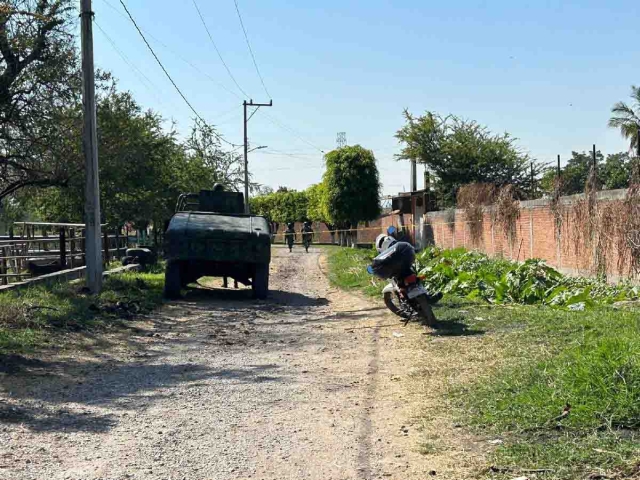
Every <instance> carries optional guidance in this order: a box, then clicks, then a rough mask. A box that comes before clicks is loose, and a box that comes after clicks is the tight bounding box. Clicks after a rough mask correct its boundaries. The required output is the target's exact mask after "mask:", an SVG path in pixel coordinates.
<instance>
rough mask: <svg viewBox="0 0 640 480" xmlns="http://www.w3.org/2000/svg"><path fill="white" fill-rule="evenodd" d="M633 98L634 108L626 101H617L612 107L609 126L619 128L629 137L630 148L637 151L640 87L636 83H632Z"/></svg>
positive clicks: (639, 126) (639, 128)
mask: <svg viewBox="0 0 640 480" xmlns="http://www.w3.org/2000/svg"><path fill="white" fill-rule="evenodd" d="M631 98H633V105H632V107H633V108H632V107H630V106H629V105H627V104H626V103H624V102H617V103H616V104H615V105H614V106H613V107H612V108H611V113H612V116H611V118H610V119H609V126H610V127H612V128H619V129H620V133H621V134H622V136H623V137H624V138H627V139H629V150H632V149H633V150H635V151H637V149H638V132H640V88H638V87H636V86H635V85H631Z"/></svg>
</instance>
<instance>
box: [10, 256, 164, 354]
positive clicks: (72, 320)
mask: <svg viewBox="0 0 640 480" xmlns="http://www.w3.org/2000/svg"><path fill="white" fill-rule="evenodd" d="M163 286H164V275H163V271H162V267H161V266H158V267H154V268H153V269H151V270H150V271H149V272H144V273H142V272H140V273H138V272H128V273H122V274H118V275H112V276H109V277H107V278H106V280H105V283H104V286H103V290H102V292H101V293H100V294H99V295H97V296H96V295H90V294H88V293H86V292H85V291H84V289H83V285H82V284H69V283H60V284H56V285H54V286H49V287H45V286H33V287H29V288H26V289H22V290H18V291H9V292H5V293H3V294H0V353H24V352H28V351H31V350H34V349H37V348H40V347H44V346H46V345H54V344H57V343H58V342H59V341H60V339H61V338H62V336H64V335H65V334H67V333H70V332H77V331H83V330H98V329H104V328H107V327H109V326H113V325H117V324H118V323H119V322H122V321H124V320H130V319H132V318H133V317H134V316H135V315H136V314H140V313H147V312H150V311H151V310H153V309H154V308H155V307H156V306H157V305H159V304H160V303H162V289H163Z"/></svg>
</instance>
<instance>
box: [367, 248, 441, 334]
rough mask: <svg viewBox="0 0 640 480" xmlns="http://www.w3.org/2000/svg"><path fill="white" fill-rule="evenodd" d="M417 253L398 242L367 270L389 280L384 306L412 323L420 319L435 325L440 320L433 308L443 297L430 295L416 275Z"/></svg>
mask: <svg viewBox="0 0 640 480" xmlns="http://www.w3.org/2000/svg"><path fill="white" fill-rule="evenodd" d="M414 261H415V250H414V249H413V247H412V246H411V245H410V244H409V243H406V242H396V243H394V244H393V245H392V246H391V247H389V248H388V249H386V250H384V251H383V252H382V253H381V254H380V255H378V256H377V257H376V258H374V260H373V263H372V264H371V265H369V266H368V267H367V271H368V272H369V273H370V274H372V275H376V276H377V277H380V278H384V279H388V280H389V284H388V285H387V286H386V287H384V289H383V290H382V294H383V298H384V304H385V305H386V307H387V308H388V309H389V310H390V311H391V312H392V313H393V314H395V315H398V316H399V317H401V318H403V319H405V325H406V324H407V323H408V322H409V320H410V319H411V318H412V317H414V316H418V317H420V318H422V319H423V320H424V321H425V322H426V323H427V325H429V326H435V324H436V323H437V319H436V317H435V315H434V313H433V310H432V308H431V305H432V304H433V303H436V302H437V301H438V300H440V298H441V297H442V294H441V293H438V294H436V295H433V296H432V295H429V292H427V290H426V288H425V287H424V285H423V284H422V280H421V279H420V277H419V276H418V275H417V274H416V269H415V266H414Z"/></svg>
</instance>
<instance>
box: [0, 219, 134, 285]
mask: <svg viewBox="0 0 640 480" xmlns="http://www.w3.org/2000/svg"><path fill="white" fill-rule="evenodd" d="M15 226H17V227H18V228H19V229H20V227H22V228H21V229H20V230H21V234H20V235H19V236H13V235H10V237H9V238H7V237H3V238H1V239H0V285H7V284H9V283H12V282H20V281H22V280H23V279H25V278H30V277H35V276H39V275H41V274H47V273H52V272H53V271H56V270H64V269H67V268H75V267H80V266H83V265H84V264H85V253H86V250H85V234H84V229H83V227H84V225H82V224H68V223H33V222H32V223H26V222H25V223H21V224H16V225H14V227H15ZM38 230H39V232H38ZM38 233H39V234H38ZM128 246H129V237H128V236H126V235H123V234H122V232H121V231H119V230H115V229H114V230H104V232H103V240H102V255H103V260H104V262H105V264H106V263H108V262H109V261H111V260H115V259H120V258H122V257H123V256H124V254H125V251H126V249H127V248H128Z"/></svg>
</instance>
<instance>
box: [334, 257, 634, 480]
mask: <svg viewBox="0 0 640 480" xmlns="http://www.w3.org/2000/svg"><path fill="white" fill-rule="evenodd" d="M370 258H371V254H370V252H362V251H360V252H359V251H357V250H356V251H352V250H349V249H338V250H335V251H331V252H330V253H329V267H330V279H331V281H332V282H333V283H334V284H335V285H337V286H340V287H343V288H351V289H353V288H359V289H362V290H364V291H365V292H366V293H369V294H374V293H377V292H376V289H375V288H374V286H373V285H371V283H370V282H371V281H370V277H369V275H368V274H367V273H366V264H367V262H368V260H369V259H370ZM436 315H437V316H438V319H439V320H440V322H441V325H442V327H441V330H442V331H441V332H440V334H439V335H440V336H441V338H442V339H443V341H444V342H447V343H448V346H447V347H446V349H445V350H443V351H444V352H446V355H448V356H450V362H451V363H453V364H455V363H456V362H457V361H458V360H459V358H463V357H464V353H465V345H466V344H468V342H470V341H472V340H471V339H470V338H471V337H469V336H470V335H473V338H474V339H477V338H478V336H480V338H482V340H480V341H481V342H483V343H482V344H483V345H486V346H489V345H490V348H491V354H492V356H494V357H499V358H493V359H492V360H491V362H488V363H487V365H482V366H480V368H478V369H477V370H476V373H475V374H474V375H473V376H472V377H471V378H469V379H465V380H464V381H463V382H462V384H458V385H456V386H455V387H453V388H452V389H451V390H450V391H449V392H448V394H447V398H443V404H444V405H447V406H448V407H453V408H452V410H451V411H453V412H454V416H455V417H457V418H456V422H457V423H460V424H462V425H464V426H466V428H467V429H468V430H469V431H472V432H474V433H475V434H476V435H477V437H478V439H479V441H480V442H481V443H483V444H486V441H487V440H494V441H495V442H494V443H493V444H497V445H498V446H497V447H491V448H493V451H492V453H491V460H490V461H491V464H492V465H494V466H495V467H497V468H495V469H494V470H493V471H489V470H487V471H486V472H485V473H480V474H479V475H480V476H485V475H486V477H488V478H496V479H511V478H515V477H518V476H527V477H530V478H533V477H535V478H541V479H549V480H551V479H553V480H559V479H570V480H577V479H585V478H640V475H639V474H640V471H639V465H640V313H639V312H638V311H637V310H635V311H634V310H618V309H614V308H612V307H611V306H602V305H601V306H598V305H596V306H594V307H593V308H590V309H587V310H585V311H569V310H567V309H557V308H552V307H551V306H543V305H517V304H516V305H491V304H488V303H486V302H482V301H480V300H473V299H468V298H464V299H463V298H460V297H455V296H451V295H449V296H446V297H445V299H444V300H443V301H442V304H441V305H440V306H439V307H438V308H437V309H436ZM461 325H462V327H461ZM474 341H476V340H474ZM465 342H467V343H465ZM442 345H443V344H442V342H440V343H438V344H429V347H428V348H433V349H438V348H440V349H443V347H442ZM474 361H478V362H482V361H484V360H481V359H479V360H474ZM477 372H480V373H477ZM430 414H432V412H430ZM496 440H497V441H496ZM594 475H601V476H599V477H597V476H594ZM633 475H639V476H638V477H634V476H633Z"/></svg>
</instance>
